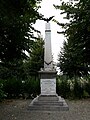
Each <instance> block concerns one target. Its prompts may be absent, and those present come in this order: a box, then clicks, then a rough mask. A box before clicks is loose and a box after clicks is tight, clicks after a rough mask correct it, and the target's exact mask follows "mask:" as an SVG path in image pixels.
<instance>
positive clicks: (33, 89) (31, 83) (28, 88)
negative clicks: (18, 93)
mask: <svg viewBox="0 0 90 120" xmlns="http://www.w3.org/2000/svg"><path fill="white" fill-rule="evenodd" d="M22 84H23V85H22V94H24V93H28V94H29V97H36V96H37V95H38V94H40V82H39V79H38V78H37V79H34V77H30V78H28V79H27V80H25V81H23V82H22Z"/></svg>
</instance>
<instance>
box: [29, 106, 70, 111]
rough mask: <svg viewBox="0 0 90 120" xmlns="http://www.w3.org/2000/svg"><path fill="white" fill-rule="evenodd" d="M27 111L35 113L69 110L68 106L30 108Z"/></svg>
mask: <svg viewBox="0 0 90 120" xmlns="http://www.w3.org/2000/svg"><path fill="white" fill-rule="evenodd" d="M28 110H31V111H33V110H35V111H67V110H69V108H68V106H60V107H59V106H43V107H42V106H38V107H37V106H30V107H29V108H28Z"/></svg>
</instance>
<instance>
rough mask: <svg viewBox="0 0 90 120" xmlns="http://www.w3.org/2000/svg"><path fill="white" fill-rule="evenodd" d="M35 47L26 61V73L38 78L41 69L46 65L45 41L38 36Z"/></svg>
mask: <svg viewBox="0 0 90 120" xmlns="http://www.w3.org/2000/svg"><path fill="white" fill-rule="evenodd" d="M38 38H39V39H37V40H36V41H35V42H34V43H33V46H32V47H31V53H30V57H29V59H28V60H27V61H26V63H25V66H26V71H27V72H26V73H28V74H29V75H31V76H37V75H38V71H39V70H40V68H43V65H44V41H43V39H42V38H41V37H40V36H38Z"/></svg>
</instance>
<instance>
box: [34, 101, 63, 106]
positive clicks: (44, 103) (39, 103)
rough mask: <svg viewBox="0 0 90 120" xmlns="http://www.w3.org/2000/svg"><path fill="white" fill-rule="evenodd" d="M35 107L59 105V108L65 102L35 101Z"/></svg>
mask: <svg viewBox="0 0 90 120" xmlns="http://www.w3.org/2000/svg"><path fill="white" fill-rule="evenodd" d="M33 105H42V106H45V105H50V106H53V105H54V106H55V105H58V106H62V105H63V102H59V101H53V102H50V101H35V102H34V103H33Z"/></svg>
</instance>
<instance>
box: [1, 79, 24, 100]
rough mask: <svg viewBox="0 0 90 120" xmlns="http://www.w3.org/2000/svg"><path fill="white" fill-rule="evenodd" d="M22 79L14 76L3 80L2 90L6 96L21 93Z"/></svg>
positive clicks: (13, 96) (11, 96) (14, 96)
mask: <svg viewBox="0 0 90 120" xmlns="http://www.w3.org/2000/svg"><path fill="white" fill-rule="evenodd" d="M21 86H22V81H21V80H18V79H16V78H10V79H7V80H4V82H3V90H4V91H5V93H7V97H8V98H16V97H18V96H19V94H20V93H21Z"/></svg>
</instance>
